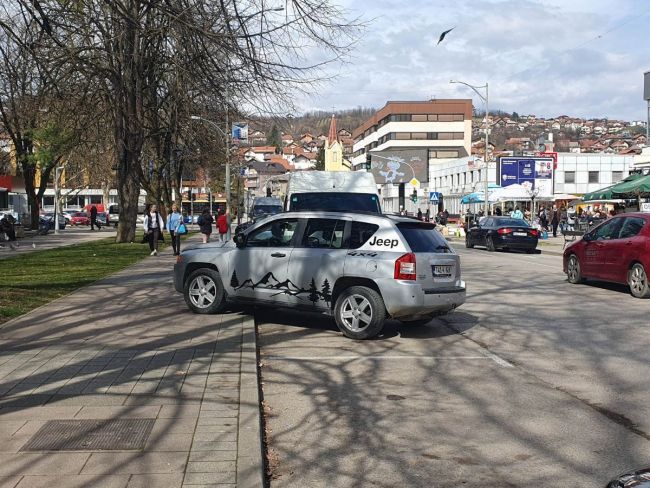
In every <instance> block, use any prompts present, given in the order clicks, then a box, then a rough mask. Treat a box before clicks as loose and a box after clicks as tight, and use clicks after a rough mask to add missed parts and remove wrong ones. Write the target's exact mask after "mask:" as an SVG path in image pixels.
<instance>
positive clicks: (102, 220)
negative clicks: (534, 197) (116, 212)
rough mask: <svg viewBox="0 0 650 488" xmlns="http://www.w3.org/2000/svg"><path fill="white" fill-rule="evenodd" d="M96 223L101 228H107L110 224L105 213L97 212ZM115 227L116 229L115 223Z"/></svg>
mask: <svg viewBox="0 0 650 488" xmlns="http://www.w3.org/2000/svg"><path fill="white" fill-rule="evenodd" d="M97 223H98V224H99V225H101V226H102V227H108V226H109V225H111V224H112V222H111V221H110V217H109V214H108V213H107V212H97ZM115 227H117V223H115Z"/></svg>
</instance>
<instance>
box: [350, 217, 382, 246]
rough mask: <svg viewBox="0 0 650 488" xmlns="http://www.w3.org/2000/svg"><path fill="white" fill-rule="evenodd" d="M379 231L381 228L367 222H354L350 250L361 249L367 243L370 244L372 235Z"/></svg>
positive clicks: (351, 230)
mask: <svg viewBox="0 0 650 488" xmlns="http://www.w3.org/2000/svg"><path fill="white" fill-rule="evenodd" d="M377 229H379V226H378V225H377V224H368V223H366V222H352V226H351V229H350V240H349V242H348V247H349V248H350V249H359V248H360V247H361V246H363V245H364V244H365V243H366V242H368V240H369V239H370V238H371V237H372V235H373V234H374V233H375V232H377Z"/></svg>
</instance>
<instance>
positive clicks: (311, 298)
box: [309, 278, 320, 305]
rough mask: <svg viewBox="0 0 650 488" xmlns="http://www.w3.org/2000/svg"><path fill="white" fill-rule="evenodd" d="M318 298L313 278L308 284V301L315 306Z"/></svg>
mask: <svg viewBox="0 0 650 488" xmlns="http://www.w3.org/2000/svg"><path fill="white" fill-rule="evenodd" d="M319 298H320V296H319V295H318V290H317V289H316V282H315V281H314V278H312V279H311V283H309V301H310V302H312V303H313V304H314V305H316V302H317V301H318V300H319Z"/></svg>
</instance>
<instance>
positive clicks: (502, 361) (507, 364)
mask: <svg viewBox="0 0 650 488" xmlns="http://www.w3.org/2000/svg"><path fill="white" fill-rule="evenodd" d="M484 354H485V355H486V356H487V357H488V358H489V359H491V360H492V361H494V362H495V363H497V364H498V365H499V366H503V367H504V368H514V367H515V365H514V364H512V363H510V362H508V361H506V360H505V359H503V358H501V357H499V356H497V355H496V354H494V353H491V352H490V351H485V352H484Z"/></svg>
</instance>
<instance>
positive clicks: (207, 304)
mask: <svg viewBox="0 0 650 488" xmlns="http://www.w3.org/2000/svg"><path fill="white" fill-rule="evenodd" d="M174 285H175V288H176V290H177V291H178V292H181V293H183V295H184V297H185V302H186V304H187V306H188V308H189V309H190V310H192V311H193V312H195V313H218V312H220V311H222V310H223V309H224V308H225V306H226V303H227V302H231V301H232V302H239V303H253V304H259V305H269V306H274V307H289V308H296V309H307V310H313V311H319V312H323V313H326V314H329V315H332V316H334V319H335V321H336V324H337V325H338V327H339V329H340V330H341V331H342V332H343V334H344V335H346V336H347V337H350V338H353V339H367V338H370V337H374V336H376V335H378V334H379V333H380V332H381V330H382V328H383V326H384V321H385V319H386V318H387V317H392V318H394V319H397V320H400V321H402V322H405V323H408V324H422V323H426V322H428V321H430V320H431V318H432V317H434V316H436V315H441V314H445V313H448V312H450V311H452V310H453V309H454V308H456V307H458V306H460V305H461V304H463V303H464V302H465V283H464V282H463V281H462V280H461V272H460V258H459V256H458V255H457V254H456V253H455V252H454V251H453V250H452V249H450V247H449V246H448V245H447V243H446V241H445V239H444V238H443V237H442V235H441V234H440V233H439V232H438V231H437V230H436V229H435V224H431V223H426V222H420V221H414V220H411V219H405V218H402V217H393V216H383V215H378V214H359V213H351V212H341V213H333V212H289V213H283V214H278V215H275V216H272V217H268V218H267V219H265V220H263V221H261V222H258V223H257V224H255V225H253V226H251V227H250V228H248V229H246V230H245V231H244V232H243V233H240V234H237V235H236V236H235V238H234V242H233V241H228V242H226V243H221V242H220V243H213V244H207V245H199V246H195V247H193V248H187V249H185V250H184V251H183V252H182V253H181V255H180V256H179V257H178V258H177V263H176V265H175V267H174Z"/></svg>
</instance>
